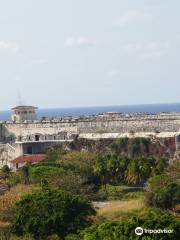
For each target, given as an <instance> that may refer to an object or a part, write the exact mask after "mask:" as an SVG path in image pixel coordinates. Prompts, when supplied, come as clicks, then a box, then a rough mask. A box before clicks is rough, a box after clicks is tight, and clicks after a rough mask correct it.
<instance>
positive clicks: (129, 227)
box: [66, 210, 180, 240]
mask: <svg viewBox="0 0 180 240" xmlns="http://www.w3.org/2000/svg"><path fill="white" fill-rule="evenodd" d="M138 226H139V227H142V228H146V229H172V230H173V233H171V234H151V235H150V234H145V233H144V234H143V235H142V236H141V237H139V236H137V235H136V234H135V229H136V227H138ZM179 234H180V221H179V220H178V219H176V218H174V217H173V216H171V215H170V214H168V213H165V212H163V211H159V210H158V211H150V212H148V213H146V214H145V215H144V216H139V217H137V216H136V217H131V218H130V219H129V220H122V221H109V222H105V223H102V224H100V225H93V226H92V227H90V228H87V229H85V230H84V231H82V232H81V233H80V234H79V235H71V236H68V237H67V238H66V240H78V239H81V240H136V239H142V240H145V239H146V240H147V239H149V240H150V239H153V240H167V239H169V240H170V239H172V240H174V239H178V236H179Z"/></svg>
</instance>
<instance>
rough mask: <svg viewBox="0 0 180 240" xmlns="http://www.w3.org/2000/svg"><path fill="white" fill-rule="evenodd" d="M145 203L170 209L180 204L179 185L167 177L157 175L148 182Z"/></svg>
mask: <svg viewBox="0 0 180 240" xmlns="http://www.w3.org/2000/svg"><path fill="white" fill-rule="evenodd" d="M146 202H147V204H148V205H150V206H153V207H158V208H163V209H171V208H173V207H175V206H176V205H177V204H179V203H180V185H179V184H178V183H176V182H173V179H172V178H170V177H169V176H167V175H165V174H164V175H159V176H155V177H153V178H151V179H150V180H149V185H148V187H147V193H146Z"/></svg>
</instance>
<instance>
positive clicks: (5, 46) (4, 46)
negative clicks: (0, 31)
mask: <svg viewBox="0 0 180 240" xmlns="http://www.w3.org/2000/svg"><path fill="white" fill-rule="evenodd" d="M9 50H10V51H14V52H17V51H18V45H17V44H16V43H15V42H10V41H3V40H0V51H9Z"/></svg>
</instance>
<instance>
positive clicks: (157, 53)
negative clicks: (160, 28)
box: [123, 41, 169, 59]
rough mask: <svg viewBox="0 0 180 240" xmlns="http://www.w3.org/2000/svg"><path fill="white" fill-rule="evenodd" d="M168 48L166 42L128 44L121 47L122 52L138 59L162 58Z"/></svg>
mask: <svg viewBox="0 0 180 240" xmlns="http://www.w3.org/2000/svg"><path fill="white" fill-rule="evenodd" d="M168 48H169V43H168V42H160V41H151V42H146V43H142V42H136V43H129V44H127V45H125V46H124V47H123V51H125V53H127V54H131V55H135V56H137V57H138V58H139V59H149V58H155V57H161V56H163V55H164V54H165V53H166V52H167V49H168Z"/></svg>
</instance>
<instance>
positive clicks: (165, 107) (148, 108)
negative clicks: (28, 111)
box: [0, 103, 180, 121]
mask: <svg viewBox="0 0 180 240" xmlns="http://www.w3.org/2000/svg"><path fill="white" fill-rule="evenodd" d="M102 112H121V113H137V112H138V113H150V114H156V113H159V112H180V103H169V104H142V105H119V106H97V107H74V108H49V109H38V111H37V115H38V118H39V119H41V118H42V117H63V116H82V115H94V114H98V113H102ZM10 116H11V111H0V121H8V120H10Z"/></svg>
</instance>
